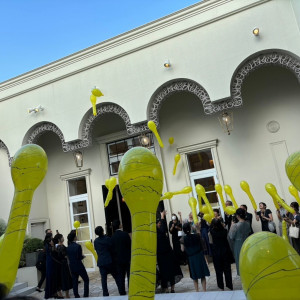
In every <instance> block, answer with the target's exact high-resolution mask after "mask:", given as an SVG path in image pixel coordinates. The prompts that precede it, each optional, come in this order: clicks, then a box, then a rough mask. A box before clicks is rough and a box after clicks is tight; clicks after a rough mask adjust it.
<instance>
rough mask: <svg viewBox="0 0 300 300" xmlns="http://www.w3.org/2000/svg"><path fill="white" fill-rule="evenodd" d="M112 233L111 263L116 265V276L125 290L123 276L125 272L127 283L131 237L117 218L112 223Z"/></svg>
mask: <svg viewBox="0 0 300 300" xmlns="http://www.w3.org/2000/svg"><path fill="white" fill-rule="evenodd" d="M112 226H113V230H114V234H113V236H112V238H111V241H112V255H113V263H114V265H115V266H116V271H117V278H118V281H119V282H120V284H121V288H122V291H125V277H126V274H127V279H128V285H129V276H130V258H131V239H130V236H129V234H128V233H127V232H124V231H122V229H121V228H122V227H121V224H120V221H119V220H114V221H113V223H112Z"/></svg>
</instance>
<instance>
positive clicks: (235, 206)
mask: <svg viewBox="0 0 300 300" xmlns="http://www.w3.org/2000/svg"><path fill="white" fill-rule="evenodd" d="M224 191H225V193H226V194H227V195H228V196H229V197H230V199H231V201H232V203H233V206H234V208H235V209H238V208H239V207H238V205H237V203H236V201H235V198H234V197H233V193H232V189H231V186H230V185H228V184H226V185H224Z"/></svg>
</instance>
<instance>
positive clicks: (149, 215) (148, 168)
mask: <svg viewBox="0 0 300 300" xmlns="http://www.w3.org/2000/svg"><path fill="white" fill-rule="evenodd" d="M137 165H138V168H137V167H136V166H137ZM119 185H120V189H121V193H122V195H123V197H124V198H125V201H126V204H127V206H128V208H129V210H130V213H131V220H132V247H131V265H130V283H129V299H133V300H144V299H148V300H151V299H154V294H155V286H156V243H157V240H156V238H157V235H156V210H157V206H158V203H159V201H160V197H161V192H162V187H163V173H162V169H161V165H160V163H159V161H158V159H157V157H156V156H155V155H154V154H153V153H152V152H151V151H150V150H148V149H145V148H143V147H135V148H132V149H130V150H129V151H127V152H126V153H125V155H124V156H123V158H122V160H121V162H120V166H119Z"/></svg>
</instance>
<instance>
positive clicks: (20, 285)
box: [11, 282, 28, 293]
mask: <svg viewBox="0 0 300 300" xmlns="http://www.w3.org/2000/svg"><path fill="white" fill-rule="evenodd" d="M26 287H28V283H27V282H16V283H15V284H14V286H13V288H12V290H11V293H15V292H16V291H18V290H21V289H24V288H26Z"/></svg>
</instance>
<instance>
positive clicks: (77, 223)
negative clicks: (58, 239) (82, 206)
mask: <svg viewBox="0 0 300 300" xmlns="http://www.w3.org/2000/svg"><path fill="white" fill-rule="evenodd" d="M80 225H81V224H80V222H79V221H75V222H74V224H73V226H74V228H75V229H76V236H77V235H78V228H79V227H80Z"/></svg>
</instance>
